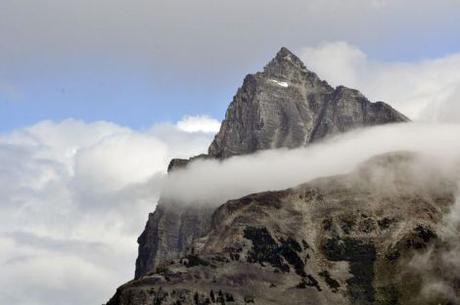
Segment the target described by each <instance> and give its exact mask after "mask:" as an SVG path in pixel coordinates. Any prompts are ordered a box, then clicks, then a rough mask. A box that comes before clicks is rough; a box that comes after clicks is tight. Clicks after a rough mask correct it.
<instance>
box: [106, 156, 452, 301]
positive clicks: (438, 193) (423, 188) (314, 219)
mask: <svg viewBox="0 0 460 305" xmlns="http://www.w3.org/2000/svg"><path fill="white" fill-rule="evenodd" d="M419 158H421V157H420V156H418V155H416V154H413V153H408V152H399V153H390V154H386V155H381V156H377V157H374V158H373V159H371V160H369V161H368V162H366V163H364V164H362V165H361V166H360V167H359V168H358V169H357V170H355V171H354V172H352V173H350V174H348V175H342V176H334V177H327V178H321V179H317V180H314V181H311V182H309V183H306V184H303V185H300V186H297V187H294V188H291V189H287V190H283V191H277V192H264V193H258V194H252V195H248V196H246V197H243V198H240V199H236V200H231V201H229V202H227V203H225V204H223V205H221V206H220V207H219V208H218V209H217V210H216V211H215V212H214V213H213V215H212V220H211V225H210V229H209V232H208V234H206V235H204V236H203V237H202V238H200V239H197V240H195V241H193V242H192V244H191V247H190V249H189V251H188V252H187V254H185V255H184V256H183V257H180V258H177V259H171V260H168V261H167V262H164V263H163V264H161V265H160V266H159V267H158V268H157V269H156V270H155V271H152V272H150V273H148V274H146V275H144V276H142V277H141V278H139V279H136V280H133V281H131V282H128V283H127V284H125V285H124V286H122V287H120V288H119V289H118V290H117V293H116V294H115V296H114V297H113V298H112V299H111V300H110V302H109V303H108V305H134V304H136V305H137V304H162V305H172V304H184V305H185V304H194V305H204V304H234V305H237V304H238V305H242V304H263V305H272V304H273V305H275V304H278V305H296V304H299V305H300V304H311V305H313V304H315V305H322V304H337V305H340V304H358V305H370V304H379V305H383V304H402V305H429V304H433V305H434V304H443V305H448V304H458V303H453V302H451V301H449V300H447V299H445V298H443V297H442V296H438V295H436V294H434V295H431V296H429V298H428V299H424V298H422V295H421V291H422V289H423V285H424V281H423V280H422V279H423V278H424V275H423V273H422V272H421V271H419V268H420V270H422V269H423V267H424V266H420V265H421V264H425V265H426V264H427V260H426V256H427V255H433V256H435V257H436V256H440V255H441V254H439V253H443V252H442V251H439V249H441V248H442V247H446V246H445V245H444V244H443V243H442V241H441V239H440V238H439V237H438V235H437V233H436V226H437V224H438V223H439V222H440V221H441V219H442V218H443V215H444V214H445V213H446V211H448V210H449V207H450V206H451V204H452V203H453V201H454V200H455V197H454V194H455V192H456V191H457V189H456V184H455V183H453V181H451V180H450V179H449V178H448V177H445V176H444V175H443V174H442V173H441V172H436V171H432V170H430V175H420V172H428V169H429V167H428V166H427V168H420V164H423V162H419ZM437 251H439V252H437ZM414 254H415V255H417V254H418V255H420V258H421V259H419V260H415V259H413V258H414ZM434 261H436V259H435V260H434ZM437 261H441V260H440V259H439V257H438V259H437ZM432 268H433V269H432V271H431V274H436V275H437V276H438V277H439V279H442V278H443V277H448V276H449V275H451V274H452V272H449V269H448V268H451V267H450V266H449V265H444V266H443V265H442V264H439V265H435V266H433V267H432ZM457 276H458V274H457ZM447 280H449V281H450V283H455V281H457V282H456V283H457V284H456V285H459V283H460V281H459V279H458V277H457V278H456V279H452V278H447ZM457 287H458V286H457Z"/></svg>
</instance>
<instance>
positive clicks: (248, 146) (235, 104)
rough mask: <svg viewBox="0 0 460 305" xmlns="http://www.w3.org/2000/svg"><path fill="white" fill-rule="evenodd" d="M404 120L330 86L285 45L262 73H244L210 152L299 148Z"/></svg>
mask: <svg viewBox="0 0 460 305" xmlns="http://www.w3.org/2000/svg"><path fill="white" fill-rule="evenodd" d="M405 121H407V118H406V117H405V116H403V115H402V114H400V113H399V112H397V111H396V110H394V109H393V108H391V107H390V106H388V105H386V104H378V103H371V102H370V101H369V100H368V99H367V98H366V97H365V96H364V95H362V94H361V93H360V92H359V91H358V90H354V89H349V88H346V87H343V86H339V87H337V88H336V89H334V88H332V87H331V86H330V85H329V84H328V83H327V82H325V81H322V80H321V79H320V78H319V77H318V76H317V75H316V74H315V73H314V72H312V71H309V70H307V68H306V67H305V65H304V64H303V62H302V61H301V60H300V58H298V57H297V56H296V55H294V54H293V53H292V52H291V51H290V50H288V49H287V48H285V47H282V48H281V49H280V50H279V51H278V53H277V54H276V56H275V57H274V58H273V59H272V60H271V61H270V62H269V63H268V64H267V65H266V66H265V67H264V71H263V72H259V73H255V74H250V75H248V76H247V77H246V79H245V81H244V83H243V86H242V87H241V88H240V89H239V90H238V92H237V94H236V95H235V97H234V99H233V101H232V103H231V104H230V106H229V108H228V110H227V113H226V116H225V120H224V121H223V123H222V126H221V129H220V131H219V133H218V134H217V135H216V137H215V139H214V141H213V142H212V144H211V146H210V147H209V155H210V156H211V157H214V158H219V159H224V158H228V157H231V156H234V155H242V154H250V153H253V152H256V151H259V150H264V149H274V148H281V147H286V148H296V147H301V146H305V145H308V144H309V143H312V142H315V141H318V140H320V139H322V138H325V137H327V136H331V135H333V134H336V133H340V132H346V131H348V130H351V129H354V128H359V127H364V126H373V125H378V124H386V123H393V122H405Z"/></svg>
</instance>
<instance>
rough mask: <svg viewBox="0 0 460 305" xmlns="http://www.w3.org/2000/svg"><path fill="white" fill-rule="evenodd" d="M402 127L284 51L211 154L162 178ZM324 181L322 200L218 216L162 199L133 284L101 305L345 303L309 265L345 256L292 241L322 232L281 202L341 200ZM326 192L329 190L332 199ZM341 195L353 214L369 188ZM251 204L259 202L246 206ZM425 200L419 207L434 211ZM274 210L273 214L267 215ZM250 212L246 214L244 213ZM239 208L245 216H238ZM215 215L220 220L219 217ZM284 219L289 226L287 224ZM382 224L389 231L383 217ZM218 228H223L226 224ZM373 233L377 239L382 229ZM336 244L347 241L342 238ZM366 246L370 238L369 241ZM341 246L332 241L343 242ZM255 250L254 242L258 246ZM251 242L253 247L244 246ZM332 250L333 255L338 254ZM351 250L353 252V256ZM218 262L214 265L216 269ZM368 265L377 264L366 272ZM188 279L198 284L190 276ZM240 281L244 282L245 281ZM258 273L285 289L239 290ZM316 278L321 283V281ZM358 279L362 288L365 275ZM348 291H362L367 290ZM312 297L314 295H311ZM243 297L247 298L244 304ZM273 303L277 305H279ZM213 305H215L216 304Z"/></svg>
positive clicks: (247, 91)
mask: <svg viewBox="0 0 460 305" xmlns="http://www.w3.org/2000/svg"><path fill="white" fill-rule="evenodd" d="M407 121H408V119H407V118H406V117H405V116H404V115H402V114H401V113H399V112H397V111H396V110H394V109H393V108H392V107H391V106H389V105H387V104H385V103H383V102H376V103H372V102H370V101H369V100H368V99H367V98H366V97H364V96H363V95H362V94H361V93H360V92H359V91H357V90H354V89H349V88H346V87H343V86H339V87H337V88H333V87H331V86H330V85H329V84H328V83H327V82H325V81H323V80H321V79H320V78H319V77H318V76H317V75H316V74H315V73H313V72H311V71H309V70H308V69H307V68H306V67H305V66H304V64H303V63H302V61H301V60H300V59H299V58H298V57H296V56H295V55H294V54H293V53H291V52H290V51H289V50H288V49H286V48H282V49H281V50H280V51H279V52H278V53H277V54H276V56H275V57H274V58H273V59H272V60H271V61H270V62H269V63H268V64H267V65H266V66H265V67H264V70H263V71H262V72H258V73H255V74H250V75H248V76H246V77H245V79H244V82H243V85H242V87H241V88H239V89H238V91H237V93H236V95H235V97H234V98H233V101H232V102H231V104H230V106H229V108H228V110H227V112H226V116H225V119H224V121H223V123H222V126H221V129H220V131H219V132H218V134H217V135H216V136H215V139H214V141H213V142H212V143H211V145H210V147H209V151H208V154H207V155H200V156H196V157H193V158H191V159H188V160H185V159H174V160H172V161H171V163H170V166H169V168H168V171H174V170H177V169H180V168H184V167H186V166H187V165H188V164H189V163H190V162H193V161H194V160H196V159H203V158H212V159H226V158H229V157H232V156H236V155H244V154H251V153H254V152H257V151H260V150H265V149H273V148H282V147H284V148H296V147H302V146H307V145H309V144H311V143H314V142H317V141H320V140H322V139H324V138H326V137H329V136H332V135H335V134H338V133H342V132H346V131H350V130H352V129H356V128H361V127H366V126H373V125H380V124H388V123H400V122H407ZM396 159H398V158H396ZM403 159H404V158H403ZM351 176H353V177H354V176H355V175H351ZM329 179H330V181H331V186H328V187H327V188H326V189H328V191H327V192H326V189H323V188H319V186H317V185H316V184H307V185H305V186H302V187H298V188H294V189H290V190H286V191H284V192H275V193H272V192H268V193H263V194H255V195H252V197H251V196H249V197H246V198H242V199H239V200H235V201H231V202H227V203H223V202H222V203H221V204H220V207H219V208H218V209H217V210H216V208H212V207H209V206H202V205H199V204H198V205H194V204H190V205H188V206H187V207H184V205H183V204H178V203H176V202H174V201H173V200H171V199H168V198H161V199H160V201H159V203H158V205H157V208H156V210H155V212H154V213H152V214H150V215H149V219H148V221H147V224H146V227H145V230H144V232H143V233H142V234H141V236H140V237H139V239H138V243H139V256H138V259H137V261H136V272H135V280H134V281H132V282H130V283H128V284H127V285H125V286H122V287H121V288H119V290H118V291H117V294H116V295H115V296H114V298H112V300H111V301H110V302H109V303H108V304H110V305H121V304H124V305H136V304H153V303H151V302H157V303H154V304H209V303H206V298H209V299H210V300H212V299H213V298H214V299H216V300H217V299H218V298H220V300H221V301H222V298H224V299H227V301H225V302H227V303H229V304H233V303H231V302H230V300H231V299H232V298H233V299H234V300H236V299H238V300H239V301H235V302H236V303H234V304H240V303H241V302H243V303H241V304H245V303H250V301H251V299H250V298H251V297H256V298H257V300H259V299H261V298H260V296H259V295H257V296H256V294H257V293H255V292H253V293H248V292H247V291H248V289H250V290H253V289H255V290H256V291H259V290H258V289H261V290H260V292H259V293H262V294H264V293H267V298H268V299H263V298H262V299H263V300H264V301H263V302H262V303H260V302H259V301H258V302H257V303H256V304H296V303H295V302H293V301H292V300H290V301H289V302H288V303H283V302H281V301H279V300H280V299H279V298H282V297H283V296H284V297H293V298H297V297H301V296H302V297H305V296H311V298H312V300H315V298H316V300H320V301H318V302H319V303H318V302H316V303H315V302H314V303H315V304H326V303H324V300H336V301H337V304H341V303H340V302H342V303H344V302H345V303H344V304H346V300H349V299H347V298H342V299H341V297H339V295H343V294H344V293H345V291H348V290H347V289H348V286H347V282H346V280H345V278H346V276H345V273H346V272H345V270H342V271H343V272H342V273H344V274H342V277H343V279H342V280H340V279H333V278H332V277H331V275H330V274H336V273H337V270H335V269H334V268H332V267H331V268H330V270H329V269H327V268H324V270H321V271H320V270H319V265H318V266H316V264H325V262H326V261H328V260H329V261H330V262H339V261H348V259H346V258H347V257H346V256H347V254H343V255H344V256H345V258H343V259H339V258H330V257H328V256H327V254H322V255H320V254H319V253H322V252H321V247H322V246H321V245H320V244H318V242H319V241H318V240H313V239H315V238H319V237H316V236H313V237H312V236H310V237H309V238H307V236H300V235H299V233H298V232H297V231H299V232H309V230H310V229H314V230H318V228H317V227H315V226H319V227H321V226H322V225H323V224H321V223H320V222H319V221H320V220H319V218H318V219H315V220H313V219H312V223H313V224H311V225H307V224H305V223H302V222H298V221H297V220H299V219H300V218H299V217H301V218H302V217H303V218H305V217H312V215H313V214H315V213H320V211H319V210H318V211H316V210H314V209H313V210H312V209H305V210H303V211H301V212H300V211H299V213H300V214H299V213H297V214H296V213H294V211H293V210H292V208H293V206H292V205H293V204H294V202H290V203H288V201H289V198H297V197H298V198H299V199H302V200H303V201H304V204H305V205H311V204H313V202H312V201H311V200H313V197H309V196H306V197H305V196H304V195H303V194H304V192H305V190H304V189H305V188H307V189H308V188H312V187H313V185H314V187H315V188H318V189H315V190H316V191H315V192H317V193H315V194H316V195H318V196H320V197H321V196H322V197H324V196H326V195H327V194H329V192H330V193H331V194H335V193H336V192H338V193H340V194H341V193H342V192H345V189H344V187H343V183H344V182H343V183H339V182H340V179H339V178H333V177H331V178H329ZM332 182H334V183H332ZM315 183H317V182H315ZM334 186H336V188H337V189H335V190H334ZM329 188H331V189H330V190H329ZM349 192H350V193H349V194H344V195H343V196H344V198H342V199H343V200H345V198H346V200H350V201H352V200H353V198H355V197H356V196H357V197H356V198H358V199H356V198H355V201H357V202H356V203H355V204H354V206H358V205H359V204H360V203H362V201H359V198H361V197H362V196H365V195H367V193H368V192H369V189H368V190H365V191H363V190H362V188H360V187H358V186H357V185H355V186H354V187H353V188H351V189H350V190H349ZM360 192H364V193H360ZM345 193H346V192H345ZM316 195H315V196H316ZM328 196H329V195H328ZM331 196H332V195H331ZM337 196H339V195H337ZM341 196H342V195H341ZM248 198H249V199H248ZM254 198H260V199H257V200H256V201H255V202H257V203H254V202H253V200H254ZM314 198H316V197H314ZM446 198H450V197H449V196H448V194H443V200H444V201H448V200H447V199H446ZM331 199H333V200H334V202H336V204H335V205H334V206H331V207H330V209H339V210H343V213H345V214H346V211H347V210H348V207H346V206H343V207H341V206H340V204H337V203H338V202H339V201H340V200H342V199H340V198H339V197H331ZM346 200H345V201H346ZM395 200H396V199H395ZM430 200H431V199H430ZM433 200H434V199H432V200H431V201H429V202H428V203H427V204H429V205H430V206H434V205H435V203H433V202H432V201H433ZM444 201H443V202H444ZM281 203H283V204H281ZM295 204H297V203H295ZM295 204H294V205H295ZM216 205H217V204H216ZM273 205H274V206H275V207H276V211H275V210H274V211H273V213H271V212H270V211H271V209H273V208H274V206H273ZM280 205H281V206H280ZM290 205H291V206H290ZM253 208H254V209H255V210H254V211H252V210H253ZM239 209H243V210H242V211H239ZM222 211H227V212H225V213H223V214H222ZM235 213H237V214H238V215H240V216H239V217H241V218H242V219H244V220H245V222H244V223H237V224H235V226H236V227H233V221H234V219H233V217H234V216H235V215H236V214H235ZM245 213H248V214H245ZM258 213H260V215H258ZM292 213H294V214H295V215H294V214H292ZM309 213H313V214H311V215H310V214H309ZM338 213H339V212H338ZM353 213H354V212H352V211H350V213H349V216H350V217H351V218H353V217H354V216H356V215H354V214H353ZM373 213H376V212H375V211H374V210H369V211H367V214H369V215H374V214H373ZM291 214H292V215H291ZM339 214H340V213H339ZM299 215H301V216H299ZM347 215H348V214H347ZM281 216H282V217H281ZM291 216H292V217H293V218H290V217H291ZM266 217H268V218H266ZM369 217H371V216H369ZM388 217H389V216H388ZM255 219H257V221H255ZM263 219H265V223H264V224H265V225H264V226H261V223H259V220H260V221H262V220H263ZM296 219H297V220H296ZM370 219H372V221H371V220H369V222H372V223H373V224H374V225H375V223H376V222H378V221H383V222H386V221H387V220H383V219H384V218H382V219H380V218H377V216H375V215H374V216H372V217H371V218H370ZM385 219H386V218H385ZM388 219H389V220H388V221H389V222H391V223H393V220H391V218H388ZM275 220H276V221H275ZM270 221H272V223H270ZM299 221H300V220H299ZM363 221H364V220H363ZM226 223H228V225H229V226H228V227H227V226H226V225H224V224H226ZM224 228H226V229H225V232H221V230H222V229H224ZM244 228H246V229H244ZM423 228H425V227H423ZM238 230H239V231H238ZM241 230H243V231H241ZM350 230H351V229H350ZM382 230H383V229H382ZM408 230H409V229H408ZM296 232H297V233H296ZM314 232H317V231H314ZM331 232H332V231H331ZM373 232H374V233H375V231H373ZM378 232H379V234H380V230H379V231H378ZM411 232H412V231H411ZM374 233H373V234H374ZM305 234H307V233H305ZM312 234H313V233H312ZM328 234H329V233H328ZM375 234H377V233H375ZM330 235H331V238H332V237H334V236H336V235H337V234H336V233H330ZM377 235H378V234H377ZM318 236H319V235H318ZM324 236H326V235H324ZM324 236H323V235H321V236H320V237H324ZM340 238H342V239H344V238H347V237H346V236H345V235H344V236H343V237H340ZM369 238H371V237H370V236H368V239H369ZM379 238H380V237H379ZM342 239H337V240H336V241H337V242H338V243H342ZM258 241H262V242H261V243H259V244H258V245H256V244H257V242H258ZM304 241H305V243H304ZM251 242H252V243H253V246H251V245H250V243H251ZM248 243H249V244H248ZM264 244H266V245H265V246H264ZM307 245H308V247H307ZM366 245H367V243H366V242H364V241H363V240H358V239H357V240H354V241H351V244H350V247H351V248H353V249H352V251H355V250H356V251H358V252H359V251H361V250H360V249H361V248H360V247H361V246H362V247H364V248H366ZM332 246H334V245H332ZM335 246H337V247H338V245H335ZM251 247H252V248H251ZM340 247H341V246H340ZM345 247H348V246H345ZM355 247H357V248H358V249H354V248H355ZM374 248H375V246H374ZM366 249H367V248H366ZM341 251H342V250H341ZM373 251H375V249H374V250H373ZM313 252H317V253H318V257H317V258H315V263H314V264H313V265H314V266H313V267H312V268H313V269H314V270H315V272H316V271H317V273H315V274H314V275H312V274H310V273H308V272H309V271H308V270H307V269H305V268H306V261H307V260H308V259H307V258H306V257H307V256H309V257H312V256H313ZM345 252H346V251H345ZM214 255H215V257H214ZM331 255H332V254H331ZM374 256H375V255H374ZM315 257H316V256H315ZM236 258H238V259H236ZM220 259H222V261H219V260H220ZM334 259H335V260H334ZM216 260H217V261H216ZM374 262H375V257H374V258H373V260H372V262H368V264H371V263H372V264H373V263H374ZM233 264H236V265H233ZM342 265H343V264H342ZM267 266H272V267H273V268H274V269H273V268H272V269H273V270H270V271H267V272H269V273H267V274H266V273H265V271H266V270H265V269H264V268H265V267H267ZM367 267H369V266H367ZM228 268H230V269H232V270H234V271H235V273H231V272H230V273H228V272H227V271H228V270H227V269H228ZM261 268H262V269H261ZM343 268H345V267H343ZM291 269H292V270H291ZM368 269H369V268H368ZM225 270H227V271H225ZM264 270H265V271H264ZM290 271H293V272H290ZM323 271H324V272H323ZM155 272H156V273H155ZM196 272H198V273H200V274H201V275H200V276H198V275H197V274H196ZM222 272H223V273H222ZM226 272H227V273H226ZM245 272H248V273H247V274H245ZM258 272H261V274H260V275H261V276H262V275H263V276H265V275H266V276H271V277H273V278H276V277H278V278H279V279H282V278H285V280H286V284H285V285H280V284H279V283H278V284H277V283H275V282H273V283H269V281H267V280H266V279H263V280H262V279H261V282H259V280H258V277H255V280H254V281H255V282H257V283H255V282H254V285H256V286H251V285H250V283H249V282H247V281H248V277H249V276H250V275H251V276H252V275H254V276H255V273H258ZM307 273H308V274H307ZM320 273H322V274H323V276H321V275H319V274H320ZM179 275H180V276H179ZM182 276H183V277H182ZM203 276H204V277H205V278H203ZM221 276H223V278H222V279H220V277H221ZM359 276H360V275H359ZM366 276H368V278H367V280H368V279H369V277H371V276H372V274H367V275H366ZM299 277H300V278H299ZM193 278H195V280H193ZM171 279H172V280H171ZM245 279H246V280H245ZM214 280H215V281H216V282H214ZM283 281H284V280H283ZM302 281H303V284H302V283H301V282H302ZM294 282H296V284H295V285H292V287H291V286H289V285H291V284H293V283H294ZM212 283H215V284H216V285H213V284H212ZM328 283H329V284H328ZM335 283H337V284H340V285H341V286H340V287H341V288H340V289H339V287H336V288H334V290H337V291H339V290H340V291H341V293H339V294H337V293H334V292H328V293H326V292H325V291H326V289H324V287H326V286H327V285H332V286H335V285H336V284H335ZM265 284H267V285H268V286H272V284H273V285H274V286H276V287H265V288H263V289H262V288H261V286H258V285H265ZM288 284H289V285H288ZM324 284H326V286H325V285H324ZM286 285H287V286H286ZM211 286H212V287H215V291H214V290H213V291H214V292H215V295H214V297H211V296H209V295H207V294H209V291H207V292H206V293H207V294H206V293H205V290H206V289H207V288H206V289H205V287H211ZM297 286H305V287H306V288H305V289H303V288H298V289H303V290H302V291H303V292H302V291H300V292H299V291H297V290H296V293H293V294H292V296H291V289H297V288H295V287H297ZM310 286H313V287H317V286H318V287H317V288H318V289H317V292H315V293H313V292H311V289H307V288H308V287H310ZM160 287H162V288H161V289H160ZM219 287H220V288H219ZM232 287H233V288H232ZM321 287H323V288H321ZM218 288H219V289H218ZM269 288H270V289H269ZM158 289H159V290H158ZM216 289H217V290H216ZM267 289H268V290H267ZM353 289H354V288H353ZM353 289H352V290H353ZM356 289H358V290H359V289H364V290H365V289H367V288H356ZM369 289H370V288H369ZM208 290H209V289H208ZM220 290H222V293H224V292H223V291H225V294H224V295H218V292H219V291H220ZM320 291H321V292H322V294H321V295H319V292H320ZM359 291H360V290H359ZM268 292H270V293H268ZM342 292H343V293H342ZM325 293H326V294H327V296H326V294H325ZM353 293H355V294H356V293H358V292H353ZM166 295H167V296H166ZM329 297H331V298H332V299H330V298H329ZM373 297H374V298H375V296H373ZM196 298H198V299H196ZM245 298H249V299H246V301H244V300H245ZM155 300H156V301H155ZM241 300H243V301H241ZM270 300H273V301H270ZM274 300H277V301H276V302H278V303H276V302H275V301H274ZM321 300H322V301H321ZM221 301H219V302H220V303H222V302H221ZM158 302H159V303H158ZM177 302H179V303H177ZM238 302H240V303H238ZM273 302H275V303H273ZM280 302H281V303H280ZM334 302H335V301H334ZM302 304H305V303H302ZM356 304H371V303H356Z"/></svg>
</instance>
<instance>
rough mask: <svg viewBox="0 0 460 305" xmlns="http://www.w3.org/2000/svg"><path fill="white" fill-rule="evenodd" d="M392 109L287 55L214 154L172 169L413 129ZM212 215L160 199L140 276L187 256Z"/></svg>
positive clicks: (232, 111)
mask: <svg viewBox="0 0 460 305" xmlns="http://www.w3.org/2000/svg"><path fill="white" fill-rule="evenodd" d="M406 121H408V119H407V118H406V117H405V116H404V115H402V114H400V113H399V112H397V111H396V110H394V109H393V108H391V107H390V106H389V105H387V104H385V103H382V102H377V103H371V102H370V101H369V100H368V99H366V98H365V97H364V96H363V95H362V94H361V93H359V92H358V91H356V90H353V89H348V88H345V87H337V88H332V87H331V86H330V85H329V84H328V83H327V82H325V81H322V80H320V79H319V77H318V76H317V75H316V74H315V73H313V72H311V71H309V70H307V69H306V67H305V66H304V64H303V63H302V61H301V60H300V59H299V58H297V57H296V56H295V55H294V54H292V53H291V52H290V51H289V50H288V49H286V48H282V49H281V50H280V51H279V52H278V53H277V54H276V56H275V58H274V59H273V60H272V61H270V63H268V65H267V66H266V67H265V68H264V71H263V72H258V73H256V74H251V75H248V76H246V78H245V80H244V83H243V86H242V87H241V88H240V89H239V90H238V92H237V94H236V95H235V97H234V99H233V101H232V103H231V104H230V106H229V108H228V110H227V113H226V117H225V120H224V121H223V123H222V127H221V129H220V131H219V133H218V134H217V135H216V137H215V139H214V141H213V142H212V144H211V145H210V147H209V154H208V155H200V156H197V157H193V158H191V159H189V160H183V159H174V160H172V161H171V163H170V166H169V170H170V171H171V170H175V169H180V168H184V167H186V166H187V164H188V163H189V162H191V161H193V160H195V159H197V158H198V159H201V158H217V159H224V158H228V157H231V156H234V155H242V154H250V153H253V152H256V151H259V150H264V149H272V148H280V147H288V148H296V147H301V146H304V145H308V144H309V143H312V142H315V141H318V140H321V139H323V138H325V137H327V136H331V135H334V134H337V133H340V132H346V131H349V130H351V129H354V128H359V127H365V126H372V125H378V124H387V123H398V122H406ZM212 212H213V210H212V209H210V208H196V207H190V208H184V207H182V208H181V209H178V208H176V207H175V204H174V202H169V201H167V200H165V199H162V200H160V203H159V204H158V207H157V209H156V211H155V212H154V213H153V214H151V215H150V216H149V219H148V222H147V225H146V228H145V230H144V232H143V233H142V235H141V236H140V237H139V239H138V243H139V256H138V259H137V261H136V272H135V277H136V278H139V277H141V276H142V275H145V274H147V273H148V272H151V271H154V270H155V269H156V268H157V267H158V265H159V264H160V263H161V262H164V261H166V260H170V259H174V258H178V257H181V256H183V255H184V254H185V253H186V251H187V248H188V246H189V245H190V242H191V241H193V240H195V239H197V238H199V237H202V236H203V235H204V234H206V233H207V232H208V230H209V228H210V225H211V223H210V222H211V215H212Z"/></svg>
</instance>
